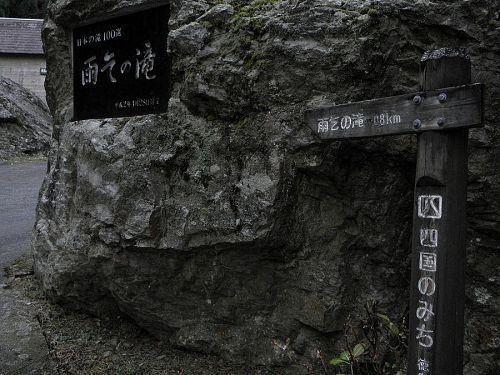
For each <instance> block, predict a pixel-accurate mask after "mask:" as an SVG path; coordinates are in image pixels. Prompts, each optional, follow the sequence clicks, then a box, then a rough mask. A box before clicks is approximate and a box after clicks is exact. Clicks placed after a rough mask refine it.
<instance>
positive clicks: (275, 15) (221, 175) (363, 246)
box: [33, 0, 500, 375]
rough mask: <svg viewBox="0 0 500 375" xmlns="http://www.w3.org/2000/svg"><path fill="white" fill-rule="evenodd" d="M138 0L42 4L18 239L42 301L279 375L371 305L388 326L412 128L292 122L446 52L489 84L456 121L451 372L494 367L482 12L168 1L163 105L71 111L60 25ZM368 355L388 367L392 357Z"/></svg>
mask: <svg viewBox="0 0 500 375" xmlns="http://www.w3.org/2000/svg"><path fill="white" fill-rule="evenodd" d="M143 3H155V2H154V1H149V2H148V1H140V0H136V1H128V0H122V1H119V0H109V1H106V2H102V1H97V0H89V1H86V2H81V1H72V0H56V1H53V2H52V4H51V5H50V7H49V9H50V17H49V19H48V21H47V22H46V25H45V29H44V39H45V44H46V50H47V52H48V57H47V60H48V68H49V69H48V72H49V75H48V77H47V88H48V102H49V105H50V107H51V110H52V113H53V115H54V117H55V121H56V125H55V131H54V146H53V147H52V149H51V155H50V163H49V164H50V172H49V175H48V177H47V178H46V180H45V182H44V184H43V187H42V195H41V200H40V203H39V206H38V214H37V222H36V228H35V230H34V237H33V241H34V242H33V244H34V252H35V263H36V272H37V274H38V276H39V278H40V279H41V281H42V283H43V286H44V287H45V289H46V290H47V292H48V293H49V295H50V296H52V297H53V298H54V299H55V300H57V301H62V302H66V303H69V304H71V305H72V306H74V307H77V308H82V309H85V310H90V311H92V312H94V313H97V314H105V313H116V312H117V311H121V312H124V313H126V314H128V315H129V316H131V317H132V318H133V319H134V320H136V321H137V322H138V323H139V324H140V325H142V326H143V327H145V328H146V329H147V330H149V331H150V332H152V333H153V334H155V335H157V336H158V337H160V338H164V339H168V340H171V341H172V342H173V343H174V344H175V345H177V346H179V347H182V348H185V349H188V350H195V351H201V352H210V353H217V354H220V355H222V356H225V357H227V358H229V359H231V360H233V361H237V362H242V363H248V364H252V365H264V366H271V367H274V366H276V367H281V368H282V369H281V370H276V372H277V373H290V374H292V373H293V374H295V373H296V374H299V373H307V371H309V370H308V369H313V368H320V369H321V368H322V362H324V361H326V360H328V359H329V358H332V357H333V356H334V354H335V353H337V352H338V351H339V350H343V349H344V348H345V341H344V337H343V336H344V334H343V332H344V330H345V329H346V327H347V330H348V335H349V340H350V342H351V344H354V343H356V342H358V341H359V340H361V339H362V336H363V335H362V327H361V322H362V321H363V320H365V321H366V319H367V318H366V314H368V315H370V314H371V315H370V316H372V318H373V315H374V314H373V309H376V311H379V312H381V313H383V314H384V315H388V316H389V317H390V319H391V320H392V321H393V322H395V324H397V325H400V326H401V328H403V327H404V326H405V323H404V321H403V319H404V318H405V316H406V319H407V310H408V299H409V292H408V290H409V278H410V265H409V259H410V257H409V255H410V254H409V252H410V237H411V233H410V231H411V217H412V200H413V198H412V197H413V179H414V163H415V144H416V140H415V138H414V137H411V136H405V137H389V138H378V139H369V140H360V141H343V142H336V143H330V144H325V143H321V142H319V141H318V139H317V138H316V137H315V136H314V135H313V134H312V132H311V131H310V129H309V128H308V127H307V126H306V125H305V124H304V120H303V114H304V111H305V110H306V109H307V108H311V107H315V106H318V105H321V104H326V103H344V102H348V101H357V100H363V99H369V98H376V97H382V96H390V95H396V94H400V93H405V92H411V91H415V90H418V74H419V60H420V57H421V56H422V53H423V52H424V51H425V50H428V49H432V48H436V47H443V46H460V47H465V48H467V50H468V52H469V54H470V56H471V60H472V67H473V81H476V82H484V83H486V97H485V100H486V112H485V127H484V128H483V129H475V130H472V131H471V132H470V157H469V188H468V220H469V232H468V248H467V251H468V263H467V314H466V322H467V323H466V324H467V327H466V347H465V349H466V364H465V373H466V374H483V375H487V374H493V373H497V372H498V370H499V367H498V360H499V357H498V349H499V345H500V342H499V340H498V331H499V321H500V316H499V315H500V314H499V311H500V310H499V300H498V298H499V295H498V290H499V288H498V287H499V284H500V278H499V277H500V274H499V260H498V251H499V250H500V241H499V240H500V214H499V208H500V173H499V170H500V153H499V152H500V151H499V150H500V148H499V146H500V138H499V136H500V131H499V130H498V128H497V127H498V118H499V117H500V94H499V90H500V64H499V61H500V43H499V41H500V20H499V11H500V9H499V7H498V3H497V2H496V1H494V0H486V1H485V0H483V1H467V2H453V1H446V2H439V4H437V3H431V2H428V1H411V2H410V1H404V0H398V1H361V0H360V1H347V2H342V1H335V0H329V1H327V0H307V1H292V0H290V1H279V0H256V1H253V2H252V1H230V0H228V1H224V2H220V1H209V0H206V1H202V0H184V1H181V0H173V1H171V16H170V20H165V22H169V24H170V27H171V32H170V36H169V48H170V51H171V56H172V71H171V75H172V81H173V87H172V97H171V100H170V103H169V110H168V113H165V114H163V115H148V116H142V117H134V118H120V119H103V120H86V121H80V122H70V121H69V119H70V118H71V106H72V100H71V98H72V90H71V85H72V83H71V82H72V80H71V61H70V39H69V33H68V30H69V29H70V28H71V27H72V26H74V25H76V24H78V22H80V21H81V20H84V19H87V18H90V17H93V16H97V15H102V14H105V13H112V12H114V11H116V10H120V9H122V8H127V7H131V6H134V5H139V4H143ZM367 303H368V304H370V305H371V306H373V305H374V304H375V305H376V307H375V308H373V307H370V308H369V309H368V310H369V311H370V313H365V305H366V304H367ZM402 331H404V330H402ZM380 350H381V353H382V354H381V355H380V356H379V361H380V360H382V359H383V360H384V361H388V362H391V363H393V362H394V363H395V364H396V365H397V366H396V367H397V369H399V368H402V367H404V361H402V360H400V359H398V355H402V356H403V357H404V354H405V353H404V348H399V349H398V350H399V351H400V352H399V353H392V354H391V351H390V350H388V348H387V347H386V346H384V345H382V346H381V347H380ZM380 358H382V359H380ZM320 371H323V370H320Z"/></svg>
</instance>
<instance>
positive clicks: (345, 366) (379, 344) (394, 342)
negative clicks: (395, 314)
mask: <svg viewBox="0 0 500 375" xmlns="http://www.w3.org/2000/svg"><path fill="white" fill-rule="evenodd" d="M344 338H345V349H344V350H343V351H342V352H341V353H340V354H339V355H338V356H336V357H335V358H333V359H332V360H331V361H330V364H331V365H333V366H336V368H337V370H338V372H337V373H336V374H337V375H345V374H346V373H347V372H346V371H350V374H351V375H355V374H365V373H369V374H376V375H402V372H401V368H402V367H403V364H404V361H405V358H406V352H407V328H406V323H405V320H404V319H403V320H402V323H401V325H398V324H396V323H394V322H393V321H392V320H391V319H390V318H389V316H388V315H386V314H382V313H380V312H378V306H377V303H375V302H369V303H367V304H366V305H365V311H364V316H363V317H362V319H361V320H360V321H359V322H358V324H354V323H353V322H352V321H351V319H350V318H348V320H347V322H346V324H345V326H344ZM353 341H354V342H357V343H356V344H354V343H353Z"/></svg>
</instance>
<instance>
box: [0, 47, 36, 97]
mask: <svg viewBox="0 0 500 375" xmlns="http://www.w3.org/2000/svg"><path fill="white" fill-rule="evenodd" d="M45 66H46V65H45V58H44V57H43V56H33V55H18V56H12V55H0V75H1V76H3V77H6V78H9V79H11V80H13V81H14V82H17V83H19V84H20V85H22V86H24V87H26V88H27V89H29V90H31V91H33V92H34V93H35V94H37V95H38V96H39V97H40V98H41V99H42V100H43V101H44V102H46V98H45V87H44V82H45V76H42V75H40V68H45Z"/></svg>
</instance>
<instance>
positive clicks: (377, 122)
mask: <svg viewBox="0 0 500 375" xmlns="http://www.w3.org/2000/svg"><path fill="white" fill-rule="evenodd" d="M317 122H318V129H317V132H318V133H327V132H336V131H339V130H349V129H353V130H354V129H356V128H363V127H365V126H374V127H379V126H391V125H397V124H400V123H401V115H398V114H392V113H388V112H385V113H380V114H376V115H374V116H365V115H364V114H363V113H360V112H358V113H352V114H350V115H344V116H330V117H327V118H319V119H317Z"/></svg>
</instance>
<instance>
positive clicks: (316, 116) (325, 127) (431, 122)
mask: <svg viewBox="0 0 500 375" xmlns="http://www.w3.org/2000/svg"><path fill="white" fill-rule="evenodd" d="M482 93H483V85H482V84H480V83H477V84H473V85H466V86H458V87H450V88H445V89H439V90H435V91H422V92H417V93H413V94H404V95H399V96H391V97H387V98H380V99H372V100H365V101H362V102H356V103H349V104H341V105H336V106H331V107H324V108H319V109H314V110H310V111H307V112H306V114H305V119H306V122H307V124H308V125H309V127H310V128H311V129H312V130H313V131H314V132H315V133H316V134H317V135H318V136H319V137H320V138H321V139H332V140H338V139H347V138H365V137H378V136H384V135H396V134H410V133H418V132H421V131H426V130H446V129H454V128H462V127H478V126H481V124H482V121H483V113H482V97H483V95H482Z"/></svg>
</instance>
